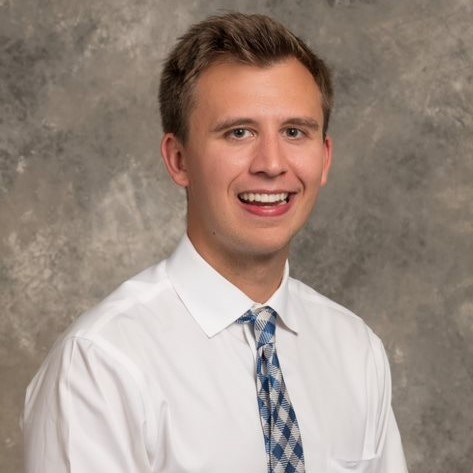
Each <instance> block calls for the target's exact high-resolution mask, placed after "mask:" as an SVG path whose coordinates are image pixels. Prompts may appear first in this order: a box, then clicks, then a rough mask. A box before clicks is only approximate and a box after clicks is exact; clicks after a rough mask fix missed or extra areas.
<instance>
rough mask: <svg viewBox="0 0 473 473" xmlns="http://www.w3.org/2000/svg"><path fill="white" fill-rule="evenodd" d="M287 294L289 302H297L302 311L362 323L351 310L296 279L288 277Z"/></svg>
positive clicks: (337, 319) (347, 321)
mask: <svg viewBox="0 0 473 473" xmlns="http://www.w3.org/2000/svg"><path fill="white" fill-rule="evenodd" d="M289 294H290V298H291V303H296V304H298V305H299V306H300V308H302V309H303V311H304V312H308V313H309V314H312V315H313V316H314V317H315V316H318V317H331V318H333V319H336V321H337V322H342V321H343V322H346V323H350V324H355V325H359V324H364V322H363V320H362V319H361V318H360V317H359V316H358V315H356V314H354V313H353V312H352V311H351V310H349V309H347V308H346V307H343V306H342V305H340V304H338V303H337V302H335V301H333V300H331V299H329V298H328V297H326V296H324V295H322V294H320V293H319V292H317V291H316V290H315V289H313V288H311V287H309V286H308V285H307V284H304V283H303V282H301V281H299V280H297V279H294V278H289Z"/></svg>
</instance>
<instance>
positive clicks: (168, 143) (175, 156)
mask: <svg viewBox="0 0 473 473" xmlns="http://www.w3.org/2000/svg"><path fill="white" fill-rule="evenodd" d="M161 156H162V158H163V161H164V165H165V166H166V169H167V171H168V173H169V175H170V176H171V179H172V180H173V181H174V182H175V183H176V184H177V185H178V186H180V187H187V186H188V185H189V177H188V175H187V166H186V162H185V157H184V147H183V146H182V144H181V142H180V141H179V139H178V138H177V137H176V136H175V135H174V134H172V133H166V134H165V135H164V136H163V139H162V141H161Z"/></svg>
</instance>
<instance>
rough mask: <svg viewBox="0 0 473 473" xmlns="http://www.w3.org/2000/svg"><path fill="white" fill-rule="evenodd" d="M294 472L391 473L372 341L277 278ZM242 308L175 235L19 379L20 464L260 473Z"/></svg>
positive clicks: (385, 380) (381, 355) (83, 469)
mask: <svg viewBox="0 0 473 473" xmlns="http://www.w3.org/2000/svg"><path fill="white" fill-rule="evenodd" d="M266 304H267V305H270V306H271V307H272V308H273V309H274V310H275V311H276V312H277V313H278V314H279V317H278V321H277V329H276V347H277V351H278V355H279V360H280V364H281V369H282V372H283V376H284V379H285V382H286V386H287V390H288V392H289V395H290V398H291V401H292V404H293V406H294V409H295V411H296V415H297V418H298V422H299V427H300V431H301V435H302V442H303V446H304V455H305V463H306V471H307V473H342V472H351V473H353V472H357V473H361V472H363V473H405V472H407V469H406V466H405V460H404V455H403V451H402V446H401V442H400V438H399V432H398V428H397V426H396V421H395V419H394V416H393V413H392V409H391V380H390V372H389V365H388V362H387V359H386V355H385V352H384V349H383V345H382V343H381V342H380V340H379V339H378V337H377V336H376V335H374V334H373V332H372V331H371V330H370V329H369V328H368V327H367V326H366V325H365V323H364V322H363V321H362V320H361V319H360V318H358V317H357V316H355V315H354V314H352V313H351V312H349V311H348V310H346V309H344V308H343V307H341V306H339V305H337V304H335V303H334V302H332V301H330V300H329V299H327V298H325V297H323V296H321V295H320V294H318V293H317V292H315V291H314V290H312V289H310V288H309V287H307V286H305V285H304V284H302V283H301V282H299V281H296V280H294V279H292V278H290V277H289V276H288V266H287V265H286V269H285V273H284V278H283V281H282V283H281V286H280V287H279V289H278V290H277V291H276V292H275V293H274V295H273V296H272V297H271V298H270V299H269V300H268V301H267V303H266ZM253 305H254V301H252V300H251V299H249V298H248V297H247V296H246V295H245V294H243V293H242V292H241V291H240V290H239V289H238V288H236V287H235V286H233V285H232V284H231V283H229V282H228V281H227V280H226V279H224V278H223V277H222V276H221V275H220V274H219V273H217V272H216V271H215V270H214V269H213V268H212V267H211V266H209V265H208V264H207V263H206V262H205V261H204V260H203V259H202V258H201V257H200V256H199V254H198V253H197V252H196V251H195V249H194V247H193V246H192V244H191V242H190V241H189V239H188V238H187V237H184V238H183V239H182V241H181V243H180V244H179V246H178V247H177V249H176V251H175V252H174V254H173V255H172V256H171V257H170V258H169V259H167V260H165V261H163V262H161V263H160V264H158V265H156V266H153V267H151V268H149V269H147V270H145V271H143V272H142V273H140V274H139V275H137V276H135V277H133V278H132V279H130V280H128V281H127V282H125V283H124V284H122V285H121V286H120V287H119V288H118V289H117V290H116V291H115V292H114V293H112V294H111V295H110V296H109V297H108V298H107V299H105V300H104V301H103V302H102V303H100V304H99V305H98V306H97V307H95V308H94V309H92V310H90V311H89V312H87V313H85V314H83V315H82V316H81V317H80V318H79V319H78V320H77V321H76V322H75V323H74V324H73V325H72V327H71V328H70V329H69V330H68V331H67V332H66V333H65V334H64V335H63V336H62V337H61V339H60V340H58V342H56V344H55V346H54V347H53V348H52V350H51V352H50V353H49V355H48V357H47V359H46V360H45V362H44V363H43V365H42V367H41V369H40V370H39V372H38V373H37V375H36V376H35V378H34V379H33V381H32V382H31V384H30V386H29V387H28V391H27V396H26V404H25V411H24V423H23V428H24V433H25V447H26V472H27V473H59V472H71V473H104V472H107V473H109V472H110V473H112V472H113V473H148V472H156V473H157V472H160V473H184V472H185V473H196V472H200V473H214V472H215V473H217V472H218V473H231V472H235V473H266V471H267V467H266V454H265V447H264V439H263V432H262V428H261V422H260V416H259V412H258V405H257V396H256V384H255V360H256V348H255V341H254V336H253V334H252V330H251V327H250V326H249V325H248V324H243V325H241V324H237V323H235V321H236V319H238V318H239V317H240V316H241V315H243V314H244V313H245V312H246V311H247V310H248V309H250V308H251V307H252V306H253Z"/></svg>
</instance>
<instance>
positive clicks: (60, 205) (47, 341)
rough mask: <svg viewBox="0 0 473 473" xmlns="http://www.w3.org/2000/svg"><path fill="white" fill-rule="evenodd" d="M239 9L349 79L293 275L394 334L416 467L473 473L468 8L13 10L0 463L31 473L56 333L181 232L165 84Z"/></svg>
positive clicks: (4, 167)
mask: <svg viewBox="0 0 473 473" xmlns="http://www.w3.org/2000/svg"><path fill="white" fill-rule="evenodd" d="M255 5H257V6H255ZM225 9H239V10H241V11H245V12H261V13H267V14H271V15H273V16H274V17H275V18H277V19H279V20H282V21H283V22H284V23H285V24H286V25H288V26H289V27H290V28H291V29H293V30H294V31H295V32H296V33H297V34H299V35H300V36H302V37H304V38H305V39H306V40H307V41H308V42H309V43H310V44H311V45H312V46H314V47H315V48H316V50H318V51H319V52H320V53H321V55H322V56H324V57H325V58H326V59H327V60H328V61H329V63H330V64H331V66H332V67H333V69H334V71H335V82H336V110H335V115H334V118H333V125H332V129H331V131H332V136H333V137H334V140H335V162H334V167H333V171H332V175H331V182H330V183H329V186H328V187H327V188H326V189H325V191H324V192H323V194H322V196H321V200H320V205H319V208H318V211H317V212H316V215H314V216H313V218H312V220H311V221H310V223H309V225H308V227H307V228H306V229H305V230H304V232H303V233H302V234H301V235H300V236H299V237H298V238H297V240H296V242H295V244H294V247H293V252H292V271H293V274H294V275H296V276H297V277H299V278H301V279H303V280H304V281H306V282H307V283H309V284H311V285H312V286H314V287H315V288H317V289H318V290H319V291H321V292H323V293H325V294H326V295H328V296H329V297H331V298H333V299H335V300H336V301H338V302H340V303H342V304H344V305H347V306H349V307H350V308H351V309H353V310H354V311H356V312H357V313H359V314H360V315H361V316H362V317H363V318H364V319H365V320H366V321H367V322H368V323H369V324H370V325H371V326H372V327H373V328H374V330H375V331H376V332H377V333H378V334H379V335H380V336H381V337H382V338H383V340H384V342H385V344H386V347H387V350H388V353H389V356H390V360H391V364H392V371H393V382H394V406H395V410H396V413H397V417H398V422H399V425H400V429H401V432H402V434H403V440H404V445H405V449H406V454H407V457H408V462H409V465H410V468H411V471H412V472H416V473H445V472H448V473H471V471H472V470H471V469H472V465H473V430H472V429H473V428H472V425H473V362H472V359H473V271H472V270H473V245H472V242H473V209H472V205H473V204H472V202H473V191H472V180H473V141H472V139H471V135H472V126H473V119H472V110H473V105H472V104H473V67H472V64H473V26H472V25H473V2H471V0H448V1H447V0H445V1H440V0H430V1H428V0H396V1H394V0H391V1H388V0H331V1H329V0H298V1H296V0H291V1H289V0H272V1H271V0H265V1H261V2H255V1H246V0H240V1H238V0H233V1H230V0H229V1H220V2H218V1H212V0H207V1H201V2H197V1H170V0H155V1H152V0H101V1H97V0H80V1H73V0H43V1H41V0H0V79H1V82H0V107H1V109H0V110H1V111H0V130H1V132H0V171H1V180H0V215H1V225H0V236H1V241H0V248H1V265H0V291H1V292H0V303H1V305H0V306H1V312H0V370H1V373H0V379H1V381H0V383H1V388H0V389H1V399H0V402H1V404H0V415H1V422H0V470H1V471H2V472H4V473H17V472H20V471H21V469H22V466H21V465H22V460H21V457H22V454H21V451H22V445H21V434H20V430H19V427H18V418H19V416H20V412H21V409H22V402H23V397H24V390H25V387H26V385H27V383H28V382H29V380H30V379H31V377H32V376H33V374H34V372H35V371H36V369H37V368H38V366H39V364H40V363H41V361H42V360H43V358H44V357H45V355H46V353H47V351H48V349H49V348H50V347H51V345H52V343H53V341H54V340H55V338H56V337H57V335H58V334H59V333H60V332H61V331H62V330H63V329H64V328H65V327H66V326H67V325H68V324H69V323H70V322H71V320H72V319H74V318H75V317H77V315H78V314H79V313H80V312H82V311H83V310H85V309H86V308H88V307H90V306H91V305H93V304H94V303H95V302H97V301H98V300H99V299H101V298H103V297H104V296H105V295H106V294H107V293H109V292H110V291H111V290H112V289H113V288H114V287H115V286H116V285H117V284H118V283H120V282H121V281H122V280H124V279H125V278H127V277H128V276H130V275H132V274H134V273H135V272H137V271H139V270H141V269H143V268H144V267H146V266H148V265H150V264H152V263H153V262H155V261H156V260H159V259H161V258H163V257H164V256H165V255H167V254H168V253H169V251H170V250H171V249H172V248H173V246H174V245H175V243H176V241H177V239H178V238H179V236H180V234H181V233H182V231H183V229H184V223H183V222H184V215H185V203H184V199H183V195H182V193H181V192H180V191H179V190H177V189H176V188H174V187H173V185H171V183H170V182H169V181H168V179H167V177H166V175H165V172H164V168H163V166H162V165H161V163H160V158H159V140H160V135H161V133H160V128H159V120H158V118H157V116H156V105H155V92H156V84H157V77H158V75H159V69H160V66H161V63H162V59H163V57H164V55H165V53H166V51H167V50H168V49H169V46H170V45H171V44H172V43H173V41H174V40H175V38H176V36H177V35H179V34H181V33H182V32H183V31H184V30H185V29H186V28H187V26H188V25H190V24H191V23H192V22H194V21H196V20H199V19H202V18H203V17H205V16H206V15H208V14H210V13H215V12H218V11H222V10H225Z"/></svg>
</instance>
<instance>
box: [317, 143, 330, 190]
mask: <svg viewBox="0 0 473 473" xmlns="http://www.w3.org/2000/svg"><path fill="white" fill-rule="evenodd" d="M332 151H333V141H332V138H330V136H327V137H325V141H324V158H323V160H324V162H323V163H322V178H321V181H320V184H321V185H322V186H325V184H327V180H328V173H329V171H330V167H331V166H332Z"/></svg>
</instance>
